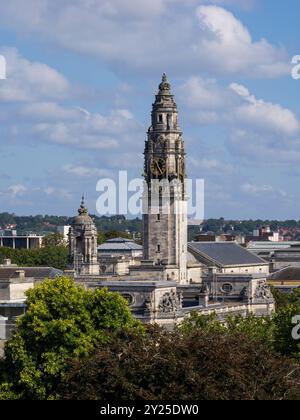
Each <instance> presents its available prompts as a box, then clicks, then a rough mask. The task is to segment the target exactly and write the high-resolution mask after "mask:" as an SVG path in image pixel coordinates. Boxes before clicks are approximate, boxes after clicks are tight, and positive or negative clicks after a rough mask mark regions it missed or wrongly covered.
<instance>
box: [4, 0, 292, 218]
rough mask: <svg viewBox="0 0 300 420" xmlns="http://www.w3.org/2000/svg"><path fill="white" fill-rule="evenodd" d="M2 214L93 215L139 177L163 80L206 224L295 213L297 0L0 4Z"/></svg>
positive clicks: (65, 0)
mask: <svg viewBox="0 0 300 420" xmlns="http://www.w3.org/2000/svg"><path fill="white" fill-rule="evenodd" d="M0 6H1V13H0V55H2V56H4V57H5V59H6V61H7V79H6V80H0V156H1V164H0V211H9V212H15V213H16V214H20V215H21V214H59V215H62V214H64V215H72V214H74V212H75V211H76V209H77V208H78V204H79V201H80V196H81V194H82V192H85V194H86V196H87V201H88V203H89V208H90V211H91V212H95V211H96V210H95V203H96V199H97V197H98V195H99V193H97V192H96V183H97V181H98V179H99V178H101V177H113V178H114V177H116V175H117V173H118V171H119V170H128V171H129V173H130V176H140V175H141V173H142V167H143V156H142V153H143V149H144V141H145V139H146V130H147V128H148V126H149V124H150V111H151V104H152V102H153V97H154V94H155V93H156V91H157V86H158V84H159V82H160V78H161V74H162V72H164V71H165V72H167V73H168V76H169V79H170V81H171V83H172V88H173V92H174V94H175V96H176V101H177V103H178V106H179V110H180V122H181V127H182V129H183V131H184V137H185V141H186V148H187V152H188V175H189V177H191V178H204V179H205V193H206V198H205V216H206V217H220V216H224V217H227V218H243V219H244V218H278V219H290V218H296V219H300V189H299V187H298V186H299V180H300V166H299V161H300V109H299V104H300V80H298V81H296V80H294V79H293V78H292V77H291V69H292V64H291V60H292V57H293V56H294V55H297V54H300V43H299V31H298V27H299V22H298V17H299V13H300V5H299V1H298V0H286V1H285V2H280V1H274V0H215V1H213V0H211V1H209V0H206V1H205V0H184V1H182V0H26V2H25V1H24V0H10V1H9V2H7V1H5V0H0Z"/></svg>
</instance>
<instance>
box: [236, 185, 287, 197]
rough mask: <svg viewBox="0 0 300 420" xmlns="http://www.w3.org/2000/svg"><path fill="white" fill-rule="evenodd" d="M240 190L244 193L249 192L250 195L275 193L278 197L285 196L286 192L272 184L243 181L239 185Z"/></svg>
mask: <svg viewBox="0 0 300 420" xmlns="http://www.w3.org/2000/svg"><path fill="white" fill-rule="evenodd" d="M241 191H242V192H243V193H245V194H249V195H252V196H260V195H264V196H267V195H276V196H279V197H286V196H287V193H286V192H285V191H283V190H280V189H276V188H275V187H273V186H272V185H268V184H260V185H255V184H250V183H245V184H243V185H241Z"/></svg>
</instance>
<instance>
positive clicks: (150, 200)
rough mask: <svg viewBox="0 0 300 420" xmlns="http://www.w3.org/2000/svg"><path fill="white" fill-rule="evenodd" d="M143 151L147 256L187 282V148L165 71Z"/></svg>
mask: <svg viewBox="0 0 300 420" xmlns="http://www.w3.org/2000/svg"><path fill="white" fill-rule="evenodd" d="M144 155H145V167H144V177H145V191H144V197H143V212H144V216H143V225H144V259H145V260H151V261H153V262H154V264H155V265H160V266H164V267H165V270H166V272H167V278H168V279H169V280H176V281H177V282H178V283H180V284H187V283H188V279H187V198H186V191H185V150H184V141H183V138H182V132H181V130H180V127H179V124H178V110H177V105H176V103H175V101H174V96H173V95H172V93H171V85H170V83H169V82H168V79H167V76H166V74H165V73H164V74H163V77H162V82H161V84H160V85H159V92H158V94H157V95H156V99H155V103H154V104H153V109H152V124H151V127H150V128H149V131H148V139H147V141H146V145H145V153H144Z"/></svg>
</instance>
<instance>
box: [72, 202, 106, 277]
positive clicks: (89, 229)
mask: <svg viewBox="0 0 300 420" xmlns="http://www.w3.org/2000/svg"><path fill="white" fill-rule="evenodd" d="M97 236H98V233H97V228H96V226H95V224H94V222H93V220H92V218H91V217H90V216H89V213H88V209H87V208H86V206H85V200H84V196H82V200H81V203H80V207H79V209H78V216H76V217H75V218H74V220H73V223H72V225H71V228H70V231H69V266H70V268H71V269H73V270H75V272H76V275H79V276H80V275H99V273H100V269H99V263H98V252H97Z"/></svg>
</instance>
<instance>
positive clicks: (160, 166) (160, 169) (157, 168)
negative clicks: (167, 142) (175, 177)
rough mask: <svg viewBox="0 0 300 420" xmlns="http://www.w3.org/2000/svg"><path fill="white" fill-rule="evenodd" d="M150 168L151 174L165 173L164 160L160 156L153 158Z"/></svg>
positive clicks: (160, 174) (159, 174)
mask: <svg viewBox="0 0 300 420" xmlns="http://www.w3.org/2000/svg"><path fill="white" fill-rule="evenodd" d="M150 169H151V172H152V173H153V175H156V176H162V175H164V174H165V173H166V161H165V160H164V159H162V158H160V159H155V160H153V162H152V163H151V167H150Z"/></svg>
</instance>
